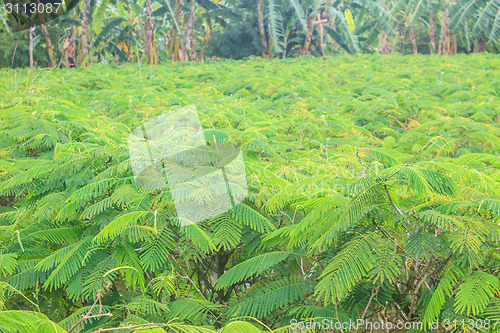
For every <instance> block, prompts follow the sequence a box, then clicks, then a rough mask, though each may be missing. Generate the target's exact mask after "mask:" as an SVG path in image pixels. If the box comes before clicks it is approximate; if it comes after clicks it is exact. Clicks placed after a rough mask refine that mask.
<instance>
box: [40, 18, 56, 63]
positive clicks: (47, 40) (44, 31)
mask: <svg viewBox="0 0 500 333" xmlns="http://www.w3.org/2000/svg"><path fill="white" fill-rule="evenodd" d="M40 27H41V28H42V34H43V39H44V40H45V44H46V45H47V53H48V54H49V61H50V66H52V67H55V66H56V55H55V53H54V48H53V47H52V41H51V40H50V35H49V30H47V26H46V25H45V23H42V24H41V25H40Z"/></svg>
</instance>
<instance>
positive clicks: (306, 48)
mask: <svg viewBox="0 0 500 333" xmlns="http://www.w3.org/2000/svg"><path fill="white" fill-rule="evenodd" d="M314 19H315V17H314V16H312V15H311V16H310V17H309V18H308V19H307V33H306V39H305V41H304V45H303V46H302V50H301V51H300V54H302V55H304V54H307V53H309V48H310V47H311V41H312V35H313V33H314V23H313V21H314Z"/></svg>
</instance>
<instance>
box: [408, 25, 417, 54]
mask: <svg viewBox="0 0 500 333" xmlns="http://www.w3.org/2000/svg"><path fill="white" fill-rule="evenodd" d="M409 35H410V40H411V46H412V51H413V54H418V47H417V38H416V36H415V30H414V29H413V25H412V24H410V31H409Z"/></svg>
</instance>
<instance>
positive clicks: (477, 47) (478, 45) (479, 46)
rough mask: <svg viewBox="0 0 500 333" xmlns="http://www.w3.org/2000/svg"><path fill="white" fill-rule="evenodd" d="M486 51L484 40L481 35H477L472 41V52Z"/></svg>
mask: <svg viewBox="0 0 500 333" xmlns="http://www.w3.org/2000/svg"><path fill="white" fill-rule="evenodd" d="M484 51H486V40H485V39H484V38H483V37H479V38H478V39H477V40H476V42H475V43H474V53H479V52H484Z"/></svg>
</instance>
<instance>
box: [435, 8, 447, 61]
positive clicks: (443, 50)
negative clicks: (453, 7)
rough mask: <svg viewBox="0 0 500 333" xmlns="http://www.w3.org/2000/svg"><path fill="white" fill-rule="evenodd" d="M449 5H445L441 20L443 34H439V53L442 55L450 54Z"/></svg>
mask: <svg viewBox="0 0 500 333" xmlns="http://www.w3.org/2000/svg"><path fill="white" fill-rule="evenodd" d="M448 13H449V11H448V6H445V7H444V10H443V20H442V22H441V34H440V36H439V49H438V53H439V54H440V55H443V54H446V55H449V54H450V29H449V25H450V19H449V17H448Z"/></svg>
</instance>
